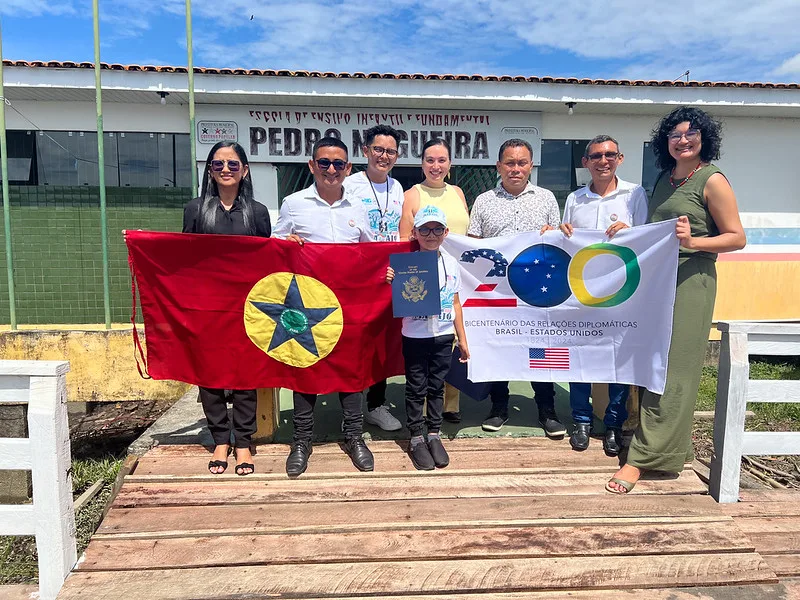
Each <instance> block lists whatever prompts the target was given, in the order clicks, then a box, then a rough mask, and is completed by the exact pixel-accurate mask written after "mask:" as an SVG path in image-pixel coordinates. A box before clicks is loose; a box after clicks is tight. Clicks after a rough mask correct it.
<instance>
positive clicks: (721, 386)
mask: <svg viewBox="0 0 800 600" xmlns="http://www.w3.org/2000/svg"><path fill="white" fill-rule="evenodd" d="M749 377H750V363H749V361H748V355H747V334H745V333H738V332H735V331H731V332H730V333H728V332H726V333H723V334H722V342H721V345H720V351H719V376H718V378H717V404H716V409H715V410H716V415H715V417H714V450H715V455H714V458H713V460H712V462H711V472H710V474H709V492H710V494H711V496H712V497H713V498H714V499H715V500H716V501H717V502H722V503H730V502H736V499H737V494H738V492H739V480H740V476H741V462H742V444H743V439H742V438H743V433H744V413H745V411H746V410H747V395H746V394H747V380H748V378H749Z"/></svg>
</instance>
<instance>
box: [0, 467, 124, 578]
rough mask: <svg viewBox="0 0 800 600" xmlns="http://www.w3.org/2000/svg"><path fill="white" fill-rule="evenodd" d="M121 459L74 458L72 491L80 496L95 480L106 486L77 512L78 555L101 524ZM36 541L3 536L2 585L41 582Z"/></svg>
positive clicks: (0, 544) (0, 557)
mask: <svg viewBox="0 0 800 600" xmlns="http://www.w3.org/2000/svg"><path fill="white" fill-rule="evenodd" d="M121 465H122V460H121V459H120V458H117V457H114V456H104V457H101V458H83V459H75V460H73V461H72V493H73V498H77V497H78V496H79V495H80V494H81V493H83V492H84V491H85V490H86V489H87V488H88V487H89V486H91V485H92V484H93V483H94V482H95V481H99V480H101V479H102V480H103V482H104V486H103V489H102V490H101V491H100V493H98V494H97V496H95V497H94V499H93V500H92V501H91V502H89V503H88V504H86V505H85V506H84V507H83V508H81V510H79V511H78V512H77V513H76V514H75V528H76V537H77V545H78V556H80V555H81V553H83V551H84V550H85V549H86V546H87V545H88V544H89V538H91V537H92V534H93V533H94V532H95V530H96V529H97V526H98V525H99V524H100V518H101V517H102V515H103V510H104V508H105V506H106V503H107V502H108V499H109V497H110V496H111V487H112V485H113V484H114V480H115V479H116V477H117V473H118V472H119V468H120V466H121ZM36 559H37V556H36V542H35V539H34V537H33V536H13V537H10V536H6V537H0V585H8V584H31V583H37V582H38V569H37V565H36Z"/></svg>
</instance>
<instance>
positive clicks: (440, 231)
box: [417, 225, 445, 237]
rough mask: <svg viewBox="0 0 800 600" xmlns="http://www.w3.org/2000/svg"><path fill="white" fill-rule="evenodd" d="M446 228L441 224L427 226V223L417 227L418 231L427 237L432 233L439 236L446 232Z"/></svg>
mask: <svg viewBox="0 0 800 600" xmlns="http://www.w3.org/2000/svg"><path fill="white" fill-rule="evenodd" d="M444 229H445V228H444V227H442V226H441V225H439V226H438V227H426V226H425V225H423V226H422V227H417V231H418V232H419V234H420V235H424V236H425V237H428V236H429V235H430V234H433V235H435V236H436V237H439V236H441V235H443V234H444Z"/></svg>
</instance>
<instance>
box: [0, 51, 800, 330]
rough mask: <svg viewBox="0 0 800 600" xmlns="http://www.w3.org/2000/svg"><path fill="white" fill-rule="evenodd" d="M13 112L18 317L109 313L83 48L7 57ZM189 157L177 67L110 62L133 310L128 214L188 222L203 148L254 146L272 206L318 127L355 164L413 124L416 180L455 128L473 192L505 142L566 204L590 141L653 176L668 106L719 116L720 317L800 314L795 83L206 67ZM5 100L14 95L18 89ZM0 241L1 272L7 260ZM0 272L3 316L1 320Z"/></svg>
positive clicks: (632, 170) (112, 136)
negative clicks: (433, 146) (74, 52)
mask: <svg viewBox="0 0 800 600" xmlns="http://www.w3.org/2000/svg"><path fill="white" fill-rule="evenodd" d="M4 64H5V91H6V99H7V101H8V102H7V106H6V121H7V129H8V159H9V171H10V196H11V202H10V204H11V220H12V247H13V256H14V268H15V280H16V298H17V302H16V304H17V309H16V310H17V318H18V321H19V323H20V324H45V323H48V324H53V323H99V322H102V321H103V293H102V274H101V268H100V265H101V256H100V248H101V240H100V214H99V210H100V209H99V188H98V167H97V162H98V161H97V138H96V112H95V104H94V98H95V87H94V86H95V84H94V71H93V65H92V64H91V63H72V62H35V61H34V62H14V61H6V62H5V63H4ZM194 81H195V90H196V93H195V98H196V154H197V164H196V165H192V164H191V158H190V143H191V142H190V135H189V118H188V81H187V73H186V69H185V68H181V67H168V66H161V67H159V66H137V65H128V66H124V65H104V68H103V74H102V88H103V112H104V129H105V137H104V141H105V144H104V145H105V167H104V168H105V181H106V186H107V198H108V199H107V218H108V231H109V260H110V271H109V273H110V285H111V311H112V320H113V321H115V322H127V321H129V319H130V312H131V283H130V277H129V273H128V267H127V257H126V251H125V246H124V244H123V241H122V230H123V229H136V228H143V229H153V230H163V231H179V230H180V227H181V222H182V209H183V205H184V204H185V203H186V202H187V201H188V200H189V199H190V198H191V197H192V196H193V195H196V192H195V191H194V190H192V189H191V169H192V168H197V169H199V170H200V171H202V166H203V164H204V161H205V158H206V155H207V154H208V150H209V148H210V147H211V146H212V145H213V144H214V143H216V142H217V141H219V140H236V141H238V142H239V143H240V144H242V146H244V147H245V149H246V150H247V152H248V155H249V158H250V161H251V173H252V177H253V182H254V186H255V194H256V197H257V199H258V200H259V201H260V202H263V203H264V204H266V205H267V206H268V207H269V208H270V210H271V212H272V215H273V218H275V217H276V216H277V210H278V207H279V205H280V202H281V199H282V198H283V197H285V196H286V195H288V194H290V193H292V192H294V191H296V190H298V189H301V188H303V187H306V186H307V185H309V184H310V182H311V175H310V173H309V171H308V168H307V165H306V162H307V161H308V159H309V158H310V156H309V154H310V148H311V146H312V145H313V143H314V141H315V140H316V139H318V138H319V137H321V136H324V135H336V136H337V137H340V138H341V139H342V140H343V141H344V142H345V143H346V144H347V145H348V147H349V148H350V152H351V155H352V161H353V163H354V165H355V168H356V169H359V168H363V167H364V162H365V160H364V158H363V156H362V155H361V152H360V145H361V139H362V135H363V131H364V130H365V129H367V128H369V127H371V126H373V125H375V124H377V123H386V124H389V125H392V126H393V127H395V128H396V129H398V130H399V131H401V134H402V136H403V142H402V143H401V145H400V150H401V153H400V158H399V160H398V162H397V166H396V167H395V169H394V171H393V176H394V177H396V178H397V179H399V180H400V181H401V182H402V183H403V185H404V187H408V186H410V185H412V184H414V183H416V182H418V181H420V180H421V178H422V177H421V171H420V169H419V164H420V148H421V147H422V145H423V144H424V143H425V141H426V140H428V139H430V138H432V137H442V138H445V139H447V140H448V141H449V142H450V146H451V149H452V154H453V169H452V172H451V181H452V182H453V183H455V184H457V185H460V186H461V187H462V188H463V189H464V191H465V193H466V195H467V198H468V199H469V200H470V201H472V200H473V199H474V198H475V197H476V196H477V195H478V194H479V193H480V192H482V191H484V190H486V189H489V188H490V187H492V186H494V185H495V183H496V181H497V174H496V170H495V167H494V164H495V161H496V160H497V151H498V148H499V146H500V144H501V143H502V142H503V141H504V140H506V139H508V138H511V137H519V138H523V139H526V140H528V141H530V142H531V144H532V145H533V148H534V163H535V165H536V168H535V169H534V172H533V175H532V180H533V181H534V183H537V184H538V185H540V186H543V187H545V188H548V189H550V190H552V191H553V192H554V193H555V194H556V196H557V198H558V199H559V201H560V202H561V203H562V204H563V201H564V199H565V198H566V196H567V194H568V193H569V192H570V191H572V190H574V189H576V188H578V187H580V186H581V185H583V184H584V183H586V182H587V181H588V176H587V173H586V171H585V170H584V169H582V168H581V160H580V159H581V156H582V153H583V148H584V146H585V144H586V142H587V141H588V140H589V139H590V138H592V137H593V136H595V135H596V134H600V133H606V134H609V135H612V136H613V137H615V138H616V139H617V140H619V143H620V147H621V150H622V152H623V153H624V155H625V160H624V163H623V164H622V165H621V166H620V167H619V170H618V172H617V173H618V175H619V176H620V177H621V178H623V179H626V180H628V181H632V182H636V183H641V184H642V185H643V186H645V187H646V188H648V189H650V188H652V186H653V185H654V183H655V178H656V176H657V175H658V172H657V170H656V168H655V165H654V159H653V154H652V151H651V149H650V147H649V143H648V140H649V139H650V132H651V130H652V129H653V127H654V126H655V124H656V123H657V122H658V120H659V119H660V118H661V117H662V116H663V115H665V114H666V113H668V112H669V111H670V110H672V109H673V108H674V107H676V106H679V105H683V104H690V105H694V106H698V107H700V108H703V109H704V110H706V111H708V112H709V113H711V114H713V115H714V116H715V117H718V118H720V119H721V120H722V121H723V122H724V138H723V147H722V151H723V155H722V158H721V159H720V160H719V161H718V163H717V164H718V165H719V166H720V168H721V169H722V170H723V171H724V172H725V174H726V175H727V177H728V178H729V179H730V181H731V184H732V186H733V189H734V191H735V192H736V195H737V198H738V201H739V207H740V211H741V214H742V220H743V222H744V226H745V228H746V232H747V237H748V244H747V247H746V248H745V249H744V250H742V251H740V252H736V253H732V254H728V255H724V256H721V257H720V261H719V265H718V266H719V291H718V296H717V307H716V313H715V319H717V320H720V319H748V320H749V319H792V318H800V302H798V301H797V297H798V296H800V260H799V259H800V193H799V192H798V177H797V172H798V167H797V158H796V157H797V146H798V140H800V85H798V84H769V83H756V82H750V83H737V82H728V83H711V82H688V83H686V82H682V81H678V82H665V81H623V80H590V79H562V78H551V77H506V76H500V77H497V76H480V75H472V76H467V75H447V74H445V75H421V74H391V73H352V74H348V73H338V74H337V73H319V72H305V71H269V70H256V69H253V70H243V69H196V74H195V79H194ZM8 103H10V104H8ZM4 261H5V255H4V254H3V255H2V257H0V271H4V270H5V264H4ZM6 285H7V283H6V279H5V278H4V277H2V278H0V322H5V323H8V322H9V304H8V294H7V289H6Z"/></svg>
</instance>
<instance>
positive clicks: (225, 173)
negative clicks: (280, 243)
mask: <svg viewBox="0 0 800 600" xmlns="http://www.w3.org/2000/svg"><path fill="white" fill-rule="evenodd" d="M201 189H202V192H201V194H200V197H199V198H195V199H194V200H192V201H190V202H189V203H188V204H187V205H186V207H185V208H184V209H183V233H216V234H223V235H255V236H259V237H269V236H270V233H271V232H272V225H271V223H270V219H269V211H268V210H267V207H266V206H264V205H263V204H261V203H259V202H256V200H255V199H254V198H253V182H252V181H251V179H250V167H249V164H248V161H247V154H245V151H244V148H242V147H241V146H240V145H239V144H237V143H236V142H218V143H217V144H215V145H214V146H213V147H212V148H211V151H210V152H209V153H208V157H207V158H206V168H205V170H204V171H203V185H202V188H201ZM231 268H235V265H234V266H232V267H231ZM228 358H230V357H225V356H221V357H220V360H226V359H228ZM199 396H200V402H201V404H202V405H203V412H204V413H205V415H206V421H207V422H208V429H209V431H210V432H211V436H212V437H213V439H214V444H215V445H216V447H215V448H214V455H213V456H212V460H211V461H210V462H209V463H208V470H209V471H210V472H211V473H213V474H215V475H219V474H221V473H224V472H225V469H227V467H228V453H229V451H230V444H231V424H230V422H229V420H228V405H227V400H226V393H225V390H220V389H212V388H205V387H201V388H200V392H199ZM230 397H231V399H232V401H233V427H232V429H233V438H234V447H235V448H236V468H235V471H236V474H237V475H249V474H250V473H252V472H253V471H254V470H255V467H254V465H253V457H252V455H251V453H250V441H251V438H252V436H253V434H254V433H255V432H256V390H231V391H230Z"/></svg>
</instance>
